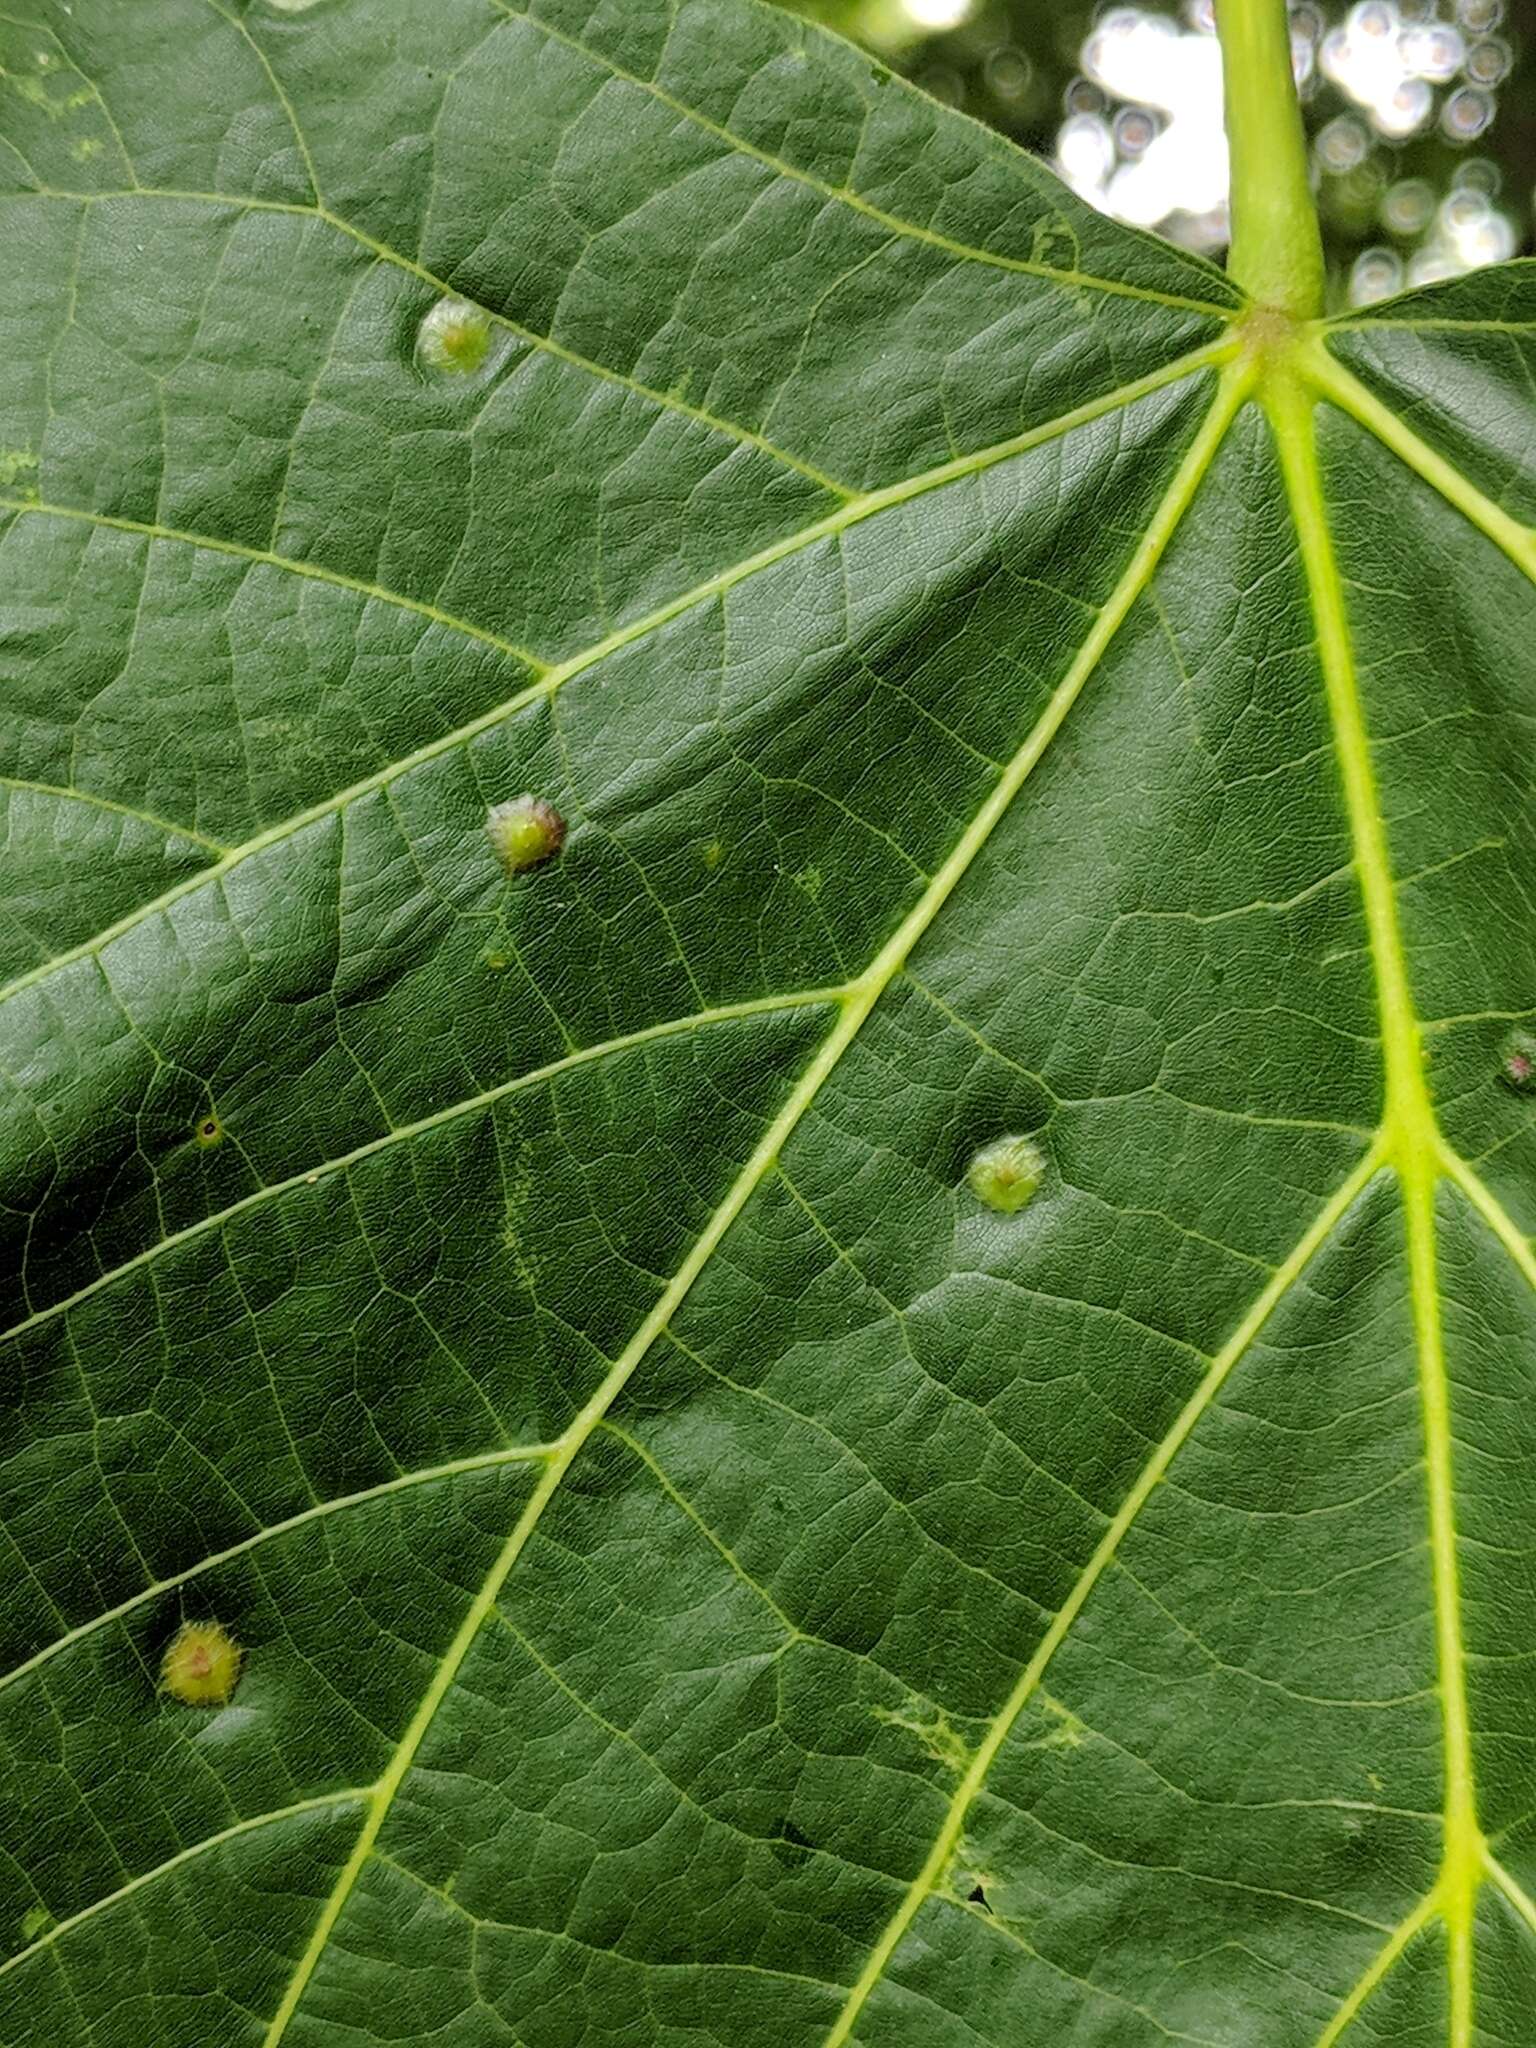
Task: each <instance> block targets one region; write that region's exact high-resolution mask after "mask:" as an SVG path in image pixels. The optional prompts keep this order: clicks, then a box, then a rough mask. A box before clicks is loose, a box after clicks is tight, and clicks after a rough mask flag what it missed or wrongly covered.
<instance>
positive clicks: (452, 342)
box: [416, 299, 492, 377]
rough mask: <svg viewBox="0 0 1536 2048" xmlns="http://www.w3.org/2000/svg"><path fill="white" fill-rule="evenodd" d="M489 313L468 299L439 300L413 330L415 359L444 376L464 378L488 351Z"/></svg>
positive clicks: (483, 359) (477, 366)
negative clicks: (414, 335)
mask: <svg viewBox="0 0 1536 2048" xmlns="http://www.w3.org/2000/svg"><path fill="white" fill-rule="evenodd" d="M491 332H492V329H491V316H490V314H489V313H487V312H486V311H485V309H484V307H483V306H476V305H472V304H471V302H470V301H469V300H468V299H439V300H438V302H437V304H436V305H435V306H433V307H432V308H431V309H430V310H429V311H428V313H427V314H426V317H425V318H424V319H423V320H422V323H421V325H420V327H418V328H417V330H416V355H417V359H418V360H419V361H420V362H421V363H422V364H423V365H424V367H425V368H427V369H429V370H437V371H440V372H441V373H442V374H443V375H445V376H457V377H467V376H468V375H470V373H471V372H472V371H474V370H478V369H479V368H480V366H481V364H482V363H483V362H484V361H485V359H486V356H487V355H488V354H489V353H490V347H491Z"/></svg>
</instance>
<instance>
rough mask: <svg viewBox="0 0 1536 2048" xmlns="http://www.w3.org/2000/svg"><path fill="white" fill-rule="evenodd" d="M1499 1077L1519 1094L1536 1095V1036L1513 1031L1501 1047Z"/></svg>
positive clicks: (1525, 1032)
mask: <svg viewBox="0 0 1536 2048" xmlns="http://www.w3.org/2000/svg"><path fill="white" fill-rule="evenodd" d="M1499 1079H1500V1080H1501V1081H1502V1082H1503V1083H1504V1085H1505V1087H1506V1088H1513V1090H1514V1091H1515V1093H1516V1094H1517V1095H1536V1038H1533V1037H1532V1036H1531V1034H1530V1032H1529V1031H1511V1032H1510V1033H1509V1034H1508V1035H1507V1036H1506V1037H1505V1039H1504V1041H1503V1043H1502V1044H1501V1045H1500V1047H1499Z"/></svg>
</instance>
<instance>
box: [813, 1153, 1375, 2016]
mask: <svg viewBox="0 0 1536 2048" xmlns="http://www.w3.org/2000/svg"><path fill="white" fill-rule="evenodd" d="M1380 1165H1381V1152H1380V1149H1379V1148H1378V1147H1373V1148H1372V1149H1371V1150H1370V1151H1368V1152H1367V1153H1366V1154H1365V1156H1364V1157H1363V1158H1362V1159H1361V1161H1360V1162H1359V1164H1358V1165H1357V1166H1356V1167H1355V1169H1354V1171H1353V1172H1352V1173H1351V1174H1350V1175H1349V1178H1348V1179H1347V1180H1346V1181H1345V1182H1344V1183H1343V1184H1342V1186H1340V1187H1339V1188H1338V1189H1337V1190H1336V1191H1335V1192H1334V1194H1333V1195H1332V1196H1330V1198H1329V1199H1328V1201H1327V1202H1325V1203H1324V1205H1323V1207H1322V1208H1321V1209H1320V1210H1319V1211H1318V1213H1317V1216H1316V1217H1315V1218H1314V1220H1313V1222H1312V1224H1311V1226H1310V1228H1309V1229H1308V1230H1307V1232H1306V1233H1305V1235H1304V1236H1303V1237H1302V1238H1301V1239H1300V1240H1299V1241H1298V1243H1297V1244H1296V1246H1295V1247H1294V1249H1293V1250H1292V1251H1291V1253H1290V1254H1289V1256H1288V1257H1287V1258H1286V1259H1284V1260H1283V1261H1282V1262H1281V1264H1280V1265H1278V1266H1277V1267H1276V1268H1275V1271H1274V1273H1273V1274H1272V1275H1271V1277H1270V1279H1269V1281H1268V1283H1267V1284H1266V1285H1265V1287H1264V1288H1263V1290H1262V1292H1261V1293H1260V1294H1259V1295H1258V1296H1257V1297H1256V1298H1255V1300H1254V1303H1253V1306H1252V1307H1251V1308H1250V1309H1249V1311H1248V1313H1247V1315H1245V1316H1244V1317H1243V1319H1242V1321H1241V1322H1240V1323H1239V1324H1238V1326H1237V1328H1236V1329H1235V1330H1234V1331H1233V1333H1232V1335H1231V1336H1230V1337H1229V1338H1228V1340H1227V1342H1226V1343H1225V1344H1224V1345H1223V1346H1222V1348H1221V1350H1220V1351H1219V1352H1218V1353H1217V1354H1216V1356H1215V1358H1213V1359H1212V1361H1211V1363H1210V1366H1209V1367H1208V1369H1207V1371H1206V1373H1205V1376H1204V1377H1203V1378H1202V1380H1201V1382H1200V1384H1199V1386H1197V1387H1196V1389H1195V1391H1194V1392H1193V1393H1192V1394H1191V1395H1190V1397H1189V1399H1188V1400H1187V1401H1186V1402H1185V1404H1184V1406H1183V1407H1182V1408H1181V1409H1180V1411H1179V1413H1178V1415H1177V1416H1176V1417H1175V1419H1174V1422H1173V1425H1172V1427H1171V1428H1170V1429H1169V1430H1168V1432H1167V1434H1166V1435H1165V1436H1164V1437H1163V1439H1162V1441H1161V1442H1160V1443H1159V1444H1158V1446H1157V1448H1156V1449H1155V1450H1154V1451H1153V1453H1152V1456H1151V1457H1150V1458H1149V1459H1148V1460H1147V1462H1146V1464H1145V1465H1144V1466H1143V1467H1142V1469H1141V1472H1140V1473H1139V1475H1138V1476H1137V1479H1136V1483H1135V1485H1134V1486H1133V1487H1132V1488H1131V1489H1130V1491H1129V1493H1127V1495H1126V1496H1125V1499H1124V1500H1123V1501H1122V1502H1121V1504H1120V1507H1119V1510H1118V1511H1117V1513H1116V1514H1115V1517H1114V1519H1113V1520H1112V1521H1111V1522H1110V1524H1109V1526H1108V1527H1107V1528H1106V1529H1105V1531H1104V1534H1103V1535H1102V1536H1101V1537H1100V1538H1099V1541H1098V1543H1097V1545H1096V1546H1095V1548H1094V1551H1093V1554H1092V1556H1091V1557H1090V1558H1089V1559H1088V1562H1087V1563H1086V1564H1085V1565H1084V1567H1083V1569H1082V1571H1081V1572H1080V1573H1079V1574H1078V1576H1077V1579H1076V1582H1075V1583H1074V1585H1073V1587H1072V1590H1071V1592H1070V1593H1069V1594H1068V1595H1067V1597H1066V1599H1065V1600H1064V1601H1063V1602H1062V1604H1061V1606H1060V1607H1059V1608H1058V1609H1057V1611H1056V1615H1055V1617H1054V1619H1053V1620H1052V1622H1051V1625H1050V1627H1049V1628H1048V1629H1047V1630H1046V1632H1045V1634H1044V1635H1043V1636H1042V1637H1041V1638H1040V1642H1039V1645H1038V1646H1037V1648H1036V1650H1035V1653H1034V1655H1033V1656H1032V1657H1031V1658H1030V1660H1029V1662H1028V1664H1026V1665H1025V1667H1024V1669H1023V1670H1022V1671H1021V1672H1020V1674H1019V1677H1018V1679H1017V1681H1016V1683H1015V1685H1014V1688H1013V1691H1012V1692H1011V1693H1010V1694H1009V1695H1008V1697H1007V1699H1006V1700H1005V1701H1004V1702H1003V1704H1002V1706H1001V1707H1000V1708H999V1710H998V1712H997V1714H996V1716H995V1717H994V1718H993V1720H992V1722H991V1725H990V1726H989V1727H988V1729H987V1732H986V1735H985V1736H984V1737H983V1738H982V1740H981V1742H980V1743H978V1745H977V1747H976V1752H975V1755H974V1756H973V1757H972V1759H971V1762H970V1765H969V1767H968V1768H967V1770H966V1773H965V1776H964V1777H963V1778H962V1779H961V1781H960V1784H959V1787H958V1788H957V1790H956V1792H955V1795H954V1797H953V1799H952V1800H951V1801H950V1804H949V1809H948V1812H947V1813H946V1815H945V1817H944V1823H943V1825H942V1827H941V1828H940V1829H939V1832H938V1834H937V1835H936V1836H935V1838H934V1843H933V1847H932V1849H931V1850H930V1851H929V1854H928V1858H927V1861H926V1862H925V1863H924V1864H923V1867H922V1869H921V1870H920V1871H919V1872H918V1874H917V1876H916V1877H915V1878H914V1879H913V1880H912V1883H911V1884H910V1885H909V1886H908V1888H907V1891H906V1894H905V1896H904V1897H903V1899H902V1901H901V1904H900V1905H899V1906H898V1907H897V1909H896V1911H895V1913H894V1914H892V1916H891V1918H890V1920H889V1921H888V1922H887V1923H886V1926H885V1929H884V1931H883V1933H882V1934H881V1936H880V1939H879V1941H878V1942H877V1943H876V1944H875V1946H874V1948H873V1949H872V1950H871V1951H870V1954H869V1958H868V1960H867V1962H866V1963H865V1965H864V1968H863V1970H862V1972H861V1973H860V1975H859V1978H858V1980H857V1982H856V1983H855V1984H854V1986H853V1988H852V1990H851V1991H850V1992H849V1994H848V1997H847V1999H846V2001H845V2002H844V2005H843V2008H842V2011H841V2012H840V2013H839V2015H838V2017H837V2021H836V2023H835V2024H834V2026H833V2028H832V2031H831V2032H830V2033H829V2034H828V2035H827V2037H826V2040H825V2042H824V2044H823V2048H844V2044H845V2043H846V2042H847V2041H848V2040H849V2039H850V2038H851V2036H852V2032H853V2028H854V2026H855V2024H856V2022H857V2020H858V2017H859V2014H860V2013H861V2012H862V2011H863V2009H864V2006H865V2005H866V2003H867V2002H868V2000H869V1997H870V1994H871V1992H873V1990H874V1989H875V1986H876V1985H877V1984H878V1983H879V1981H880V1979H881V1978H882V1977H883V1976H884V1974H885V1971H886V1969H887V1967H888V1965H889V1963H890V1960H891V1958H892V1956H893V1955H894V1954H895V1953H896V1950H897V1948H898V1947H899V1946H900V1944H901V1941H902V1939H903V1937H904V1936H905V1934H906V1933H907V1930H908V1929H909V1928H910V1927H911V1925H912V1922H913V1921H914V1920H915V1919H916V1917H917V1915H918V1912H919V1910H920V1909H921V1907H922V1904H923V1902H924V1900H925V1899H927V1898H928V1897H929V1895H930V1894H931V1893H932V1892H933V1891H934V1890H935V1889H936V1888H937V1886H938V1885H939V1883H940V1881H941V1880H942V1878H943V1876H944V1872H945V1870H946V1869H947V1867H948V1865H949V1861H950V1858H951V1857H952V1856H953V1855H954V1853H955V1850H956V1848H957V1847H958V1845H959V1841H960V1835H961V1831H962V1830H963V1828H964V1826H965V1819H966V1815H967V1814H968V1813H969V1812H970V1810H971V1807H972V1806H973V1805H974V1804H975V1801H976V1798H977V1796H978V1794H979V1793H980V1792H981V1789H982V1786H983V1785H984V1784H985V1782H986V1779H987V1775H988V1773H989V1772H990V1770H991V1768H992V1766H993V1764H994V1763H995V1762H996V1761H997V1755H998V1752H999V1750H1001V1748H1002V1746H1003V1744H1004V1743H1005V1742H1006V1741H1007V1739H1008V1736H1009V1734H1010V1733H1011V1731H1012V1730H1013V1728H1014V1726H1015V1725H1016V1724H1017V1722H1018V1718H1019V1716H1020V1714H1022V1713H1023V1711H1024V1709H1025V1707H1026V1706H1027V1705H1028V1704H1029V1702H1030V1700H1031V1699H1032V1698H1033V1697H1034V1694H1035V1692H1036V1690H1037V1689H1038V1687H1039V1685H1040V1682H1041V1680H1042V1679H1043V1678H1044V1676H1045V1673H1046V1670H1047V1668H1048V1666H1049V1665H1050V1662H1051V1659H1052V1658H1053V1657H1054V1656H1055V1655H1056V1652H1057V1651H1058V1650H1059V1649H1060V1648H1061V1645H1062V1644H1063V1642H1064V1641H1065V1640H1066V1638H1067V1636H1068V1634H1069V1633H1070V1631H1071V1629H1072V1627H1073V1625H1074V1624H1075V1622H1076V1621H1077V1618H1078V1616H1079V1615H1080V1614H1081V1613H1082V1611H1083V1608H1084V1607H1085V1606H1086V1605H1087V1603H1088V1600H1089V1597H1090V1595H1091V1594H1092V1592H1093V1590H1094V1588H1095V1587H1096V1586H1097V1585H1098V1583H1099V1581H1100V1580H1101V1579H1102V1578H1103V1576H1104V1574H1105V1572H1106V1571H1107V1570H1108V1569H1109V1567H1110V1565H1111V1564H1112V1563H1113V1562H1114V1559H1115V1557H1116V1554H1117V1553H1118V1551H1119V1549H1120V1545H1121V1544H1122V1543H1123V1542H1124V1540H1125V1537H1126V1533H1127V1531H1128V1530H1129V1529H1130V1527H1131V1525H1132V1524H1133V1523H1134V1522H1135V1520H1136V1518H1137V1516H1138V1515H1139V1514H1140V1513H1141V1511H1142V1509H1143V1508H1144V1507H1145V1506H1146V1504H1147V1501H1148V1500H1149V1499H1150V1498H1151V1496H1152V1494H1153V1492H1154V1491H1155V1490H1156V1488H1157V1487H1158V1485H1159V1484H1160V1483H1161V1481H1162V1480H1163V1479H1164V1478H1165V1477H1166V1475H1167V1472H1168V1469H1169V1467H1170V1466H1171V1465H1172V1463H1173V1461H1174V1459H1175V1457H1177V1455H1178V1453H1179V1451H1180V1450H1181V1449H1182V1448H1183V1446H1184V1444H1185V1442H1186V1441H1187V1440H1188V1438H1189V1435H1190V1432H1191V1431H1192V1430H1193V1428H1194V1427H1195V1424H1196V1423H1197V1422H1198V1421H1199V1420H1200V1418H1201V1416H1202V1415H1204V1414H1205V1413H1206V1411H1207V1410H1208V1409H1209V1408H1210V1405H1211V1403H1212V1402H1213V1401H1214V1400H1215V1398H1216V1396H1217V1395H1218V1394H1219V1393H1220V1391H1221V1389H1222V1387H1223V1386H1225V1384H1226V1382H1227V1380H1228V1379H1229V1378H1230V1377H1231V1375H1232V1372H1233V1369H1234V1368H1235V1367H1236V1365H1237V1364H1238V1363H1239V1361H1240V1360H1241V1359H1242V1358H1243V1356H1244V1355H1245V1354H1246V1352H1247V1351H1248V1349H1249V1347H1250V1346H1251V1345H1252V1343H1253V1341H1254V1339H1255V1338H1256V1337H1257V1336H1258V1334H1259V1332H1260V1331H1261V1330H1262V1329H1263V1327H1264V1325H1265V1323H1266V1322H1267V1321H1268V1320H1269V1318H1270V1316H1271V1315H1272V1314H1273V1312H1274V1310H1275V1307H1276V1305H1277V1303H1278V1302H1279V1301H1280V1300H1281V1298H1282V1296H1284V1295H1285V1294H1286V1293H1287V1292H1288V1291H1289V1289H1290V1288H1291V1287H1292V1286H1293V1285H1294V1283H1295V1282H1296V1280H1297V1279H1298V1278H1299V1277H1300V1275H1301V1274H1302V1273H1303V1272H1304V1271H1305V1269H1306V1267H1307V1265H1308V1264H1309V1263H1310V1262H1311V1260H1312V1257H1313V1255H1314V1254H1315V1253H1316V1252H1317V1250H1318V1248H1319V1247H1320V1246H1321V1245H1322V1244H1323V1242H1324V1241H1325V1240H1326V1238H1327V1237H1328V1236H1329V1234H1330V1232H1331V1231H1332V1230H1333V1229H1334V1227H1335V1226H1336V1225H1337V1223H1338V1222H1339V1220H1340V1219H1341V1217H1342V1216H1343V1215H1344V1214H1345V1212H1346V1210H1348V1208H1349V1207H1350V1205H1351V1203H1353V1202H1354V1201H1355V1199H1356V1197H1357V1196H1358V1195H1359V1194H1360V1192H1361V1190H1362V1189H1363V1188H1364V1187H1365V1185H1366V1183H1367V1182H1368V1181H1369V1180H1370V1178H1371V1176H1372V1175H1373V1174H1374V1173H1375V1172H1376V1171H1377V1170H1378V1169H1379V1167H1380Z"/></svg>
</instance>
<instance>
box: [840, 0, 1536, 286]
mask: <svg viewBox="0 0 1536 2048" xmlns="http://www.w3.org/2000/svg"><path fill="white" fill-rule="evenodd" d="M805 5H806V8H807V11H809V12H810V13H812V14H814V15H815V16H816V17H817V18H818V19H820V20H822V21H825V22H827V23H829V24H831V25H832V26H834V27H836V28H839V29H841V30H842V31H843V33H844V34H846V35H850V36H852V37H853V38H854V39H855V40H856V41H859V42H862V43H864V44H865V45H866V46H867V47H869V48H870V49H872V50H875V51H877V52H878V53H879V54H880V55H881V56H883V57H884V58H885V59H886V60H887V61H888V62H890V63H892V64H893V65H895V67H896V68H897V69H898V70H900V71H903V72H905V73H906V74H907V75H908V76H909V77H911V78H914V79H916V80H917V81H918V83H919V84H921V85H922V86H924V87H925V88H926V89H927V90H928V91H929V92H931V93H933V94H934V95H935V96H936V97H938V98H939V99H942V100H945V101H948V102H949V103H950V104H951V105H954V106H958V107H963V108H964V109H965V110H966V112H968V113H970V114H974V115H975V116H976V118H977V119H978V120H981V121H985V122H987V123H988V124H989V125H990V126H992V127H994V128H998V129H1000V130H1001V131H1002V132H1003V133H1004V134H1007V135H1011V136H1012V137H1013V138H1014V140H1015V141H1016V142H1019V143H1021V144H1022V145H1023V146H1024V147H1025V148H1026V149H1030V150H1033V151H1035V152H1036V153H1037V154H1039V155H1041V156H1044V157H1046V158H1048V159H1050V160H1051V161H1053V162H1054V163H1055V164H1056V166H1057V168H1058V169H1059V170H1061V171H1062V172H1063V174H1064V175H1065V176H1066V177H1067V178H1068V179H1069V181H1070V182H1071V183H1072V184H1074V185H1075V186H1076V187H1077V189H1078V190H1079V191H1080V192H1082V193H1083V195H1084V196H1085V197H1087V198H1089V199H1091V200H1093V201H1094V202H1095V203H1096V204H1098V205H1101V206H1103V207H1104V208H1105V209H1106V210H1107V211H1110V212H1113V213H1118V214H1120V215H1121V216H1122V217H1123V218H1128V219H1133V220H1136V221H1138V222H1140V223H1141V224H1142V225H1145V226H1149V227H1156V228H1158V229H1160V230H1161V231H1162V232H1163V233H1164V234H1167V235H1169V236H1170V237H1171V238H1172V239H1174V240H1176V241H1180V242H1183V243H1185V244H1187V245H1188V246H1191V247H1194V248H1200V249H1205V250H1207V251H1209V252H1211V253H1213V254H1219V253H1220V251H1221V250H1222V248H1223V247H1224V246H1225V241H1226V227H1227V222H1226V210H1225V204H1224V198H1223V195H1224V191H1225V147H1224V143H1223V140H1222V134H1221V125H1220V63H1219V57H1218V53H1217V47H1216V40H1215V35H1214V23H1213V19H1212V0H1183V4H1182V5H1180V4H1178V0H1167V4H1165V5H1162V6H1118V5H1115V6H1105V5H1102V4H1100V5H1088V4H1083V0H805ZM1291 21H1292V30H1293V38H1294V47H1295V53H1296V71H1297V78H1298V83H1299V85H1300V88H1301V92H1302V96H1303V101H1304V104H1305V107H1306V113H1307V123H1308V130H1309V134H1310V137H1311V142H1312V151H1313V163H1314V168H1315V175H1316V181H1317V186H1318V199H1319V208H1320V211H1321V214H1322V218H1323V224H1324V231H1325V234H1326V237H1327V244H1328V256H1329V264H1330V278H1331V290H1332V293H1333V296H1334V298H1335V300H1336V301H1337V302H1338V303H1340V304H1343V303H1345V302H1349V301H1353V302H1354V303H1356V304H1364V303H1367V302H1369V301H1371V300H1374V299H1379V298H1385V297H1387V296H1389V295H1390V294H1391V293H1392V292H1394V291H1397V290H1399V289H1401V288H1402V287H1403V286H1404V285H1408V284H1420V283H1428V282H1430V281H1432V280H1433V279H1435V278H1439V277H1444V276H1451V275H1456V274H1458V273H1459V272H1461V271H1465V270H1470V269H1474V268H1477V267H1479V266H1481V265H1482V264H1485V263H1495V262H1499V261H1502V260H1503V259H1504V258H1505V257H1508V256H1511V255H1517V254H1521V253H1529V252H1530V250H1531V248H1532V246H1533V244H1532V225H1533V211H1532V201H1533V193H1532V186H1533V181H1536V0H1359V4H1356V5H1348V6H1346V5H1339V4H1337V0H1333V4H1324V0H1297V4H1293V5H1292V8H1291Z"/></svg>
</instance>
